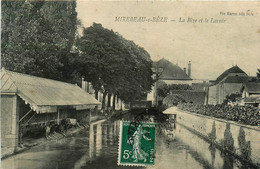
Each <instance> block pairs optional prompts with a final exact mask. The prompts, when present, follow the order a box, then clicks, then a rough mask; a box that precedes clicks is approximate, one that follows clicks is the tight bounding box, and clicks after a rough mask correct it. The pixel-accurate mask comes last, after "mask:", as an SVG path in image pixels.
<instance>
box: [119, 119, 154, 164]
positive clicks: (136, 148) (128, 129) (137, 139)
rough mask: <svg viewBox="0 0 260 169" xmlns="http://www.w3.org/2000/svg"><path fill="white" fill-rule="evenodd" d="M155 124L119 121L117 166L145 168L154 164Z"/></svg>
mask: <svg viewBox="0 0 260 169" xmlns="http://www.w3.org/2000/svg"><path fill="white" fill-rule="evenodd" d="M155 126H156V124H155V123H131V122H125V121H121V124H120V136H119V149H118V165H132V166H146V165H153V164H154V157H155Z"/></svg>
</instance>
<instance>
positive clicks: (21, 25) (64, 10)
mask: <svg viewBox="0 0 260 169" xmlns="http://www.w3.org/2000/svg"><path fill="white" fill-rule="evenodd" d="M75 8H76V2H75V1H66V2H62V1H60V2H51V1H33V2H30V1H26V2H25V1H22V2H16V1H2V13H3V14H4V15H3V16H2V23H3V27H2V38H1V39H2V43H1V47H2V65H3V66H4V67H6V69H8V70H12V71H17V72H21V73H27V74H32V75H36V76H41V77H46V78H52V79H58V80H67V78H68V73H67V72H68V71H67V70H65V69H64V68H65V67H66V68H67V67H68V65H66V64H67V63H68V62H67V61H68V58H70V57H74V56H73V55H72V54H71V52H70V51H71V48H72V45H73V44H74V39H75V32H76V29H77V13H76V10H75ZM69 73H71V72H69Z"/></svg>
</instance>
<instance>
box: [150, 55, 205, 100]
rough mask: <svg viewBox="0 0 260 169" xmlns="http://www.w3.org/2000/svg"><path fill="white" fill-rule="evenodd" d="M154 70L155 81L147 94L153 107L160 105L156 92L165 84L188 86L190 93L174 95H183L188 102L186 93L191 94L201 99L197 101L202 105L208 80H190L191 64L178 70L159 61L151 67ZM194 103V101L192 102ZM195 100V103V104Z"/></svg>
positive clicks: (178, 92)
mask: <svg viewBox="0 0 260 169" xmlns="http://www.w3.org/2000/svg"><path fill="white" fill-rule="evenodd" d="M153 70H154V79H155V80H156V82H155V84H154V86H153V88H152V91H151V92H150V93H149V94H148V96H147V100H149V101H152V103H153V105H158V104H159V105H160V104H161V102H162V98H159V97H158V96H157V93H156V90H157V88H158V87H159V85H160V84H163V83H165V84H167V85H173V84H176V85H189V86H191V88H192V89H194V90H190V91H176V92H175V93H176V94H180V95H183V96H184V97H186V100H188V101H190V100H191V99H190V98H188V95H189V94H187V93H192V95H193V96H194V97H192V98H195V96H198V97H199V98H201V97H203V99H202V100H201V99H199V103H201V104H204V102H205V101H204V99H205V89H206V86H208V82H209V81H208V80H203V79H192V78H191V73H192V71H191V62H189V63H188V69H186V68H183V69H182V68H180V67H179V66H178V65H177V64H173V63H171V62H170V61H168V60H166V59H161V60H159V61H157V62H154V65H153ZM194 101H195V100H194ZM197 101H198V100H196V101H195V102H197Z"/></svg>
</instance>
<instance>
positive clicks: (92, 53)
mask: <svg viewBox="0 0 260 169" xmlns="http://www.w3.org/2000/svg"><path fill="white" fill-rule="evenodd" d="M76 47H77V50H78V53H79V57H78V60H77V65H78V69H77V70H78V72H80V73H81V74H82V75H84V76H85V79H86V80H87V81H90V82H91V83H92V85H93V87H94V89H95V91H96V92H97V91H99V90H100V89H101V88H103V89H104V95H103V96H106V94H108V96H111V95H112V94H114V95H117V96H118V97H119V98H121V99H122V100H124V101H132V100H137V99H142V98H143V97H144V96H145V95H146V93H148V92H149V91H150V90H151V85H152V84H153V79H152V70H151V67H152V61H151V59H150V55H149V54H148V53H147V52H146V51H145V50H144V49H143V48H141V47H139V46H138V45H136V44H135V43H134V42H132V41H129V40H126V39H124V38H123V37H122V36H121V35H120V34H118V33H115V32H114V31H112V30H109V29H106V28H104V27H103V26H102V25H101V24H96V23H94V24H93V25H92V26H90V27H88V28H84V30H83V36H82V37H80V38H78V39H77V43H76ZM109 99H110V97H109Z"/></svg>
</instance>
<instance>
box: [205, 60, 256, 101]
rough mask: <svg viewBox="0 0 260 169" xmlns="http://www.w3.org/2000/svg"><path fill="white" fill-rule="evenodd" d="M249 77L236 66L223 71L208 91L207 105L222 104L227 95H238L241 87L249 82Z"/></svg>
mask: <svg viewBox="0 0 260 169" xmlns="http://www.w3.org/2000/svg"><path fill="white" fill-rule="evenodd" d="M250 78H251V77H249V76H248V75H247V74H246V73H245V72H244V71H243V70H242V69H240V68H239V67H238V66H237V65H236V66H233V67H231V68H229V69H228V70H226V71H224V72H223V73H222V74H221V75H220V76H219V77H218V78H217V79H216V80H215V81H214V82H212V84H211V85H210V86H209V90H208V104H213V105H216V104H222V103H223V102H224V100H225V98H226V96H227V95H230V94H232V93H240V89H241V87H242V85H243V84H244V83H245V82H247V81H249V80H250Z"/></svg>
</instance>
